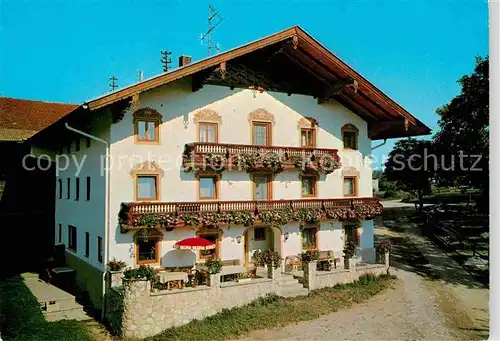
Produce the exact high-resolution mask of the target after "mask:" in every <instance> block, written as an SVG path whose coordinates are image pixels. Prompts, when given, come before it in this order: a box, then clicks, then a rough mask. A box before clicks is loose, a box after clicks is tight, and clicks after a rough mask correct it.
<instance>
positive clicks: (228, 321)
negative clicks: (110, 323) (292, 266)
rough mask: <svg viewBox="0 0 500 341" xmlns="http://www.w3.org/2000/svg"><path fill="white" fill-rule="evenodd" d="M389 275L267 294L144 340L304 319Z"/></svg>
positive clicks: (199, 336) (354, 297)
mask: <svg viewBox="0 0 500 341" xmlns="http://www.w3.org/2000/svg"><path fill="white" fill-rule="evenodd" d="M394 281H395V277H393V276H385V275H383V276H380V277H375V276H373V275H368V276H363V277H361V278H360V279H359V281H356V282H354V283H350V284H344V285H337V286H335V287H333V288H325V289H320V290H315V291H313V292H311V293H310V294H309V295H308V296H305V297H297V298H282V297H278V296H268V297H266V298H261V299H259V300H257V301H255V302H253V303H251V304H249V305H246V306H244V307H241V308H234V309H231V310H227V309H226V310H223V311H222V312H221V313H218V314H216V315H214V316H211V317H208V318H206V319H203V320H195V321H192V322H191V323H189V324H187V325H184V326H181V327H176V328H171V329H168V330H166V331H164V332H163V333H161V334H159V335H156V336H153V337H150V338H147V339H146V340H147V341H167V340H168V341H173V340H179V341H181V340H196V341H203V340H207V341H212V340H229V339H234V338H235V337H238V336H241V335H243V334H245V333H248V332H249V331H252V330H257V329H267V328H276V327H281V326H285V325H288V324H291V323H294V322H299V321H307V320H312V319H315V318H318V317H320V316H321V315H325V314H328V313H331V312H334V311H337V310H339V309H344V308H347V307H350V306H351V305H352V304H353V303H358V302H362V301H365V300H367V299H369V298H370V297H372V296H374V295H376V294H377V293H379V292H381V291H382V290H384V289H386V288H388V287H389V286H391V284H392V283H394Z"/></svg>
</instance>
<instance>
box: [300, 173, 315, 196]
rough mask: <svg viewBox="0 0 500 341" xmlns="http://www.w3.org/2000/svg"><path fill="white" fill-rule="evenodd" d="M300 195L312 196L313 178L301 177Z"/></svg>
mask: <svg viewBox="0 0 500 341" xmlns="http://www.w3.org/2000/svg"><path fill="white" fill-rule="evenodd" d="M302 195H314V178H313V177H312V176H304V177H302Z"/></svg>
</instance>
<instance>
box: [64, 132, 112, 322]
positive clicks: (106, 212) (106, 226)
mask: <svg viewBox="0 0 500 341" xmlns="http://www.w3.org/2000/svg"><path fill="white" fill-rule="evenodd" d="M65 126H66V129H68V130H71V131H73V132H75V133H77V134H80V135H83V136H85V137H88V138H89V139H92V140H94V141H97V142H100V143H102V144H104V145H105V146H106V166H105V167H106V177H105V181H106V182H105V184H104V191H105V195H104V196H105V198H104V200H105V204H104V219H105V220H104V240H105V243H106V245H105V247H104V257H103V266H104V271H103V274H102V310H101V319H104V311H105V307H104V306H105V304H106V302H105V299H104V295H105V292H106V264H108V257H109V211H110V208H109V202H110V200H109V184H110V176H109V173H110V172H109V142H108V141H106V140H103V139H101V138H99V137H97V136H94V135H90V134H88V133H86V132H84V131H81V130H78V129H76V128H73V127H71V126H70V125H69V124H68V123H65Z"/></svg>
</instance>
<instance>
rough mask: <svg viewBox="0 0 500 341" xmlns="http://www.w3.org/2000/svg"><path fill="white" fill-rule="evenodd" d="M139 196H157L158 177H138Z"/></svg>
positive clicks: (142, 197)
mask: <svg viewBox="0 0 500 341" xmlns="http://www.w3.org/2000/svg"><path fill="white" fill-rule="evenodd" d="M137 197H138V198H139V199H150V198H156V178H155V177H153V176H141V177H138V178H137Z"/></svg>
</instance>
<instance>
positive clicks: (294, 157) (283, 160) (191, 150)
mask: <svg viewBox="0 0 500 341" xmlns="http://www.w3.org/2000/svg"><path fill="white" fill-rule="evenodd" d="M242 156H243V157H244V156H247V158H243V159H242V158H241V157H242ZM239 157H240V158H239ZM251 157H253V158H251ZM250 159H251V160H252V162H254V163H255V164H253V165H251V166H250V167H249V168H252V169H261V168H266V167H268V166H269V164H270V163H273V162H274V163H276V160H279V163H280V165H281V167H282V168H283V169H290V168H301V167H302V168H304V167H306V168H307V167H311V168H314V169H316V170H324V171H326V172H329V171H330V172H333V171H334V170H335V169H336V168H338V167H339V166H340V157H339V156H338V150H337V149H326V148H311V147H307V148H306V147H280V146H254V145H244V144H221V143H206V142H195V143H190V144H186V145H185V148H184V153H183V167H184V170H185V171H190V170H192V169H194V168H197V169H203V170H206V169H210V168H214V167H215V168H218V169H240V170H242V168H245V167H248V162H249V160H250ZM242 161H244V162H243V163H242Z"/></svg>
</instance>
